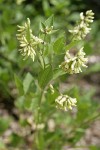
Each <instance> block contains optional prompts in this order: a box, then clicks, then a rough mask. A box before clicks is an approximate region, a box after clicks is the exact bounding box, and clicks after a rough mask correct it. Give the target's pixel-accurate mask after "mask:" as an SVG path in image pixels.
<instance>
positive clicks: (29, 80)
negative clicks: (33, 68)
mask: <svg viewBox="0 0 100 150" xmlns="http://www.w3.org/2000/svg"><path fill="white" fill-rule="evenodd" d="M32 80H33V77H32V75H31V74H30V73H27V75H26V77H25V79H24V81H23V88H24V93H25V94H26V93H27V92H28V89H29V87H30V84H31V83H32Z"/></svg>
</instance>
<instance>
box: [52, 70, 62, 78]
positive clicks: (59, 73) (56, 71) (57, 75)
mask: <svg viewBox="0 0 100 150" xmlns="http://www.w3.org/2000/svg"><path fill="white" fill-rule="evenodd" d="M64 74H65V72H64V71H63V70H61V69H55V70H54V73H53V79H56V78H58V77H60V76H62V75H64Z"/></svg>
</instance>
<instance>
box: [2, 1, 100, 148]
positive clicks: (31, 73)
mask: <svg viewBox="0 0 100 150" xmlns="http://www.w3.org/2000/svg"><path fill="white" fill-rule="evenodd" d="M16 2H17V0H16V1H13V0H11V1H5V0H1V1H0V37H1V38H0V115H1V112H3V111H4V115H5V114H6V113H5V109H6V110H7V115H9V116H11V117H8V116H7V117H3V116H1V117H0V136H1V138H0V150H13V149H15V150H16V149H19V150H24V149H30V150H46V149H48V150H62V149H63V146H66V145H68V146H71V147H73V148H74V147H75V146H76V143H77V142H79V141H80V139H81V138H82V137H83V136H84V134H85V131H86V129H87V128H88V127H89V126H90V125H91V123H92V122H94V121H95V120H97V119H99V118H100V112H99V102H98V101H97V99H98V95H96V94H97V92H96V90H97V88H98V87H99V85H98V84H97V85H95V87H96V90H95V87H92V88H93V90H91V89H92V88H91V86H92V85H91V86H90V88H89V90H88V84H89V83H88V82H87V80H88V79H87V80H85V79H86V77H87V76H89V77H91V76H92V75H93V74H95V75H97V74H99V72H100V64H99V62H98V61H97V60H96V61H95V63H93V64H90V65H89V66H88V69H86V71H84V72H83V73H82V74H81V75H76V76H75V77H74V75H72V76H69V75H68V74H65V72H64V71H63V70H62V69H61V68H59V64H60V63H61V62H62V61H63V58H64V53H65V52H66V51H67V50H72V53H73V54H74V53H75V52H76V51H75V49H76V50H77V49H78V48H79V47H81V46H83V45H84V47H85V48H84V50H85V52H86V54H88V56H90V57H91V56H93V55H94V56H95V55H96V56H97V55H99V54H100V52H99V49H100V42H99V38H100V31H99V24H100V21H99V20H98V19H97V20H95V22H94V24H93V25H92V30H91V33H90V35H89V36H87V38H86V41H71V39H72V37H71V36H70V34H69V32H68V29H71V28H72V26H73V25H74V23H75V21H76V20H78V16H79V12H81V11H83V10H84V11H85V9H86V10H87V6H86V4H85V3H84V4H83V2H82V1H80V2H79V1H77V2H72V1H71V0H67V1H66V0H50V1H47V0H43V1H42V0H35V1H27V0H25V1H23V2H22V3H21V4H20V5H18V4H17V3H16ZM91 3H92V1H91ZM89 7H90V8H89ZM91 7H92V5H91V6H90V5H88V8H89V9H92V8H91ZM12 10H14V11H12ZM52 14H54V15H52ZM98 14H99V13H98ZM98 14H95V15H96V16H97V18H98ZM26 18H30V20H31V27H32V30H33V34H34V35H36V36H39V38H42V39H43V40H44V41H45V44H44V45H39V47H37V49H38V51H37V52H39V55H40V54H42V55H41V56H40V57H39V60H38V56H36V58H35V62H34V63H33V62H32V60H30V59H27V60H25V61H23V60H22V59H23V58H22V56H21V55H20V53H19V52H18V49H19V45H18V43H17V39H16V36H15V35H16V32H17V27H16V26H17V25H18V24H20V25H21V24H23V23H24V22H25V20H26ZM47 18H48V19H47ZM54 18H55V20H54ZM45 19H47V20H46V21H45ZM40 22H41V23H40ZM39 23H40V28H39ZM47 26H48V29H49V30H52V31H51V32H48V33H50V34H47V35H46V36H45V34H44V33H42V32H41V29H42V30H45V29H46V27H47ZM51 26H53V29H52V28H50V27H51ZM38 28H39V30H38ZM58 29H61V30H58ZM38 31H40V32H39V33H38ZM53 33H54V34H53ZM41 49H42V50H43V51H42V53H41V52H40V50H41ZM43 55H44V60H43ZM44 62H45V63H44ZM84 80H85V82H87V83H88V84H87V85H85V86H84V84H83V83H84ZM94 80H99V79H96V78H95V79H94ZM69 81H70V83H69ZM79 81H80V82H79ZM63 82H64V85H65V87H66V88H64V86H63V87H62V86H61V85H62V84H63ZM96 82H97V81H96ZM98 82H99V81H98ZM50 83H51V84H52V85H53V87H54V94H52V91H51V90H50V87H49V84H50ZM82 84H83V85H82ZM83 87H84V88H83ZM61 92H63V93H64V94H69V95H70V96H72V97H76V98H77V101H78V102H77V108H76V109H73V111H72V112H71V111H67V112H63V111H62V110H58V109H56V108H55V99H56V98H57V97H58V96H59V94H60V93H61ZM96 96H97V97H96ZM9 108H10V109H9ZM16 116H17V117H16ZM16 118H17V119H16ZM13 123H14V124H15V125H16V126H18V131H19V132H20V133H19V132H18V131H17V132H16V131H15V130H14V131H13V130H12V128H11V126H12V124H13ZM38 125H40V127H38ZM42 125H44V126H43V127H42ZM6 131H11V132H10V133H11V134H10V135H9V136H8V137H7V139H8V141H6V140H5V139H3V138H4V136H5V135H6ZM26 131H27V132H28V133H26ZM23 133H24V134H23ZM2 139H3V140H2ZM82 146H84V145H82ZM88 147H89V149H90V150H99V149H100V147H98V146H96V145H88ZM80 149H82V147H81V145H80Z"/></svg>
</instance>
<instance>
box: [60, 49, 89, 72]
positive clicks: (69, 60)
mask: <svg viewBox="0 0 100 150" xmlns="http://www.w3.org/2000/svg"><path fill="white" fill-rule="evenodd" d="M84 56H85V52H84V51H83V47H82V48H81V49H80V50H79V52H78V53H77V54H76V55H75V56H74V57H73V56H72V55H70V54H69V51H67V52H66V55H65V60H64V62H62V63H61V65H60V67H61V68H62V69H63V70H64V71H65V72H66V73H69V74H74V73H80V72H82V69H81V68H82V67H85V68H86V67H87V66H86V63H87V61H88V59H87V58H85V57H84Z"/></svg>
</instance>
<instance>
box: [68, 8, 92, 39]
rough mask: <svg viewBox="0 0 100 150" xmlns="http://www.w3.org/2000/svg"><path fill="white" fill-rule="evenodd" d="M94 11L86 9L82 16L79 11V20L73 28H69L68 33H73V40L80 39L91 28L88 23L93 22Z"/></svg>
mask: <svg viewBox="0 0 100 150" xmlns="http://www.w3.org/2000/svg"><path fill="white" fill-rule="evenodd" d="M93 19H94V13H93V12H92V10H88V11H86V15H85V16H84V14H83V12H82V13H80V22H79V23H78V25H77V26H76V27H74V29H72V30H69V32H70V33H72V34H73V36H74V38H73V40H82V39H84V38H85V37H86V35H87V34H88V33H89V32H90V30H91V28H90V27H89V26H90V24H91V23H92V22H93Z"/></svg>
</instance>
